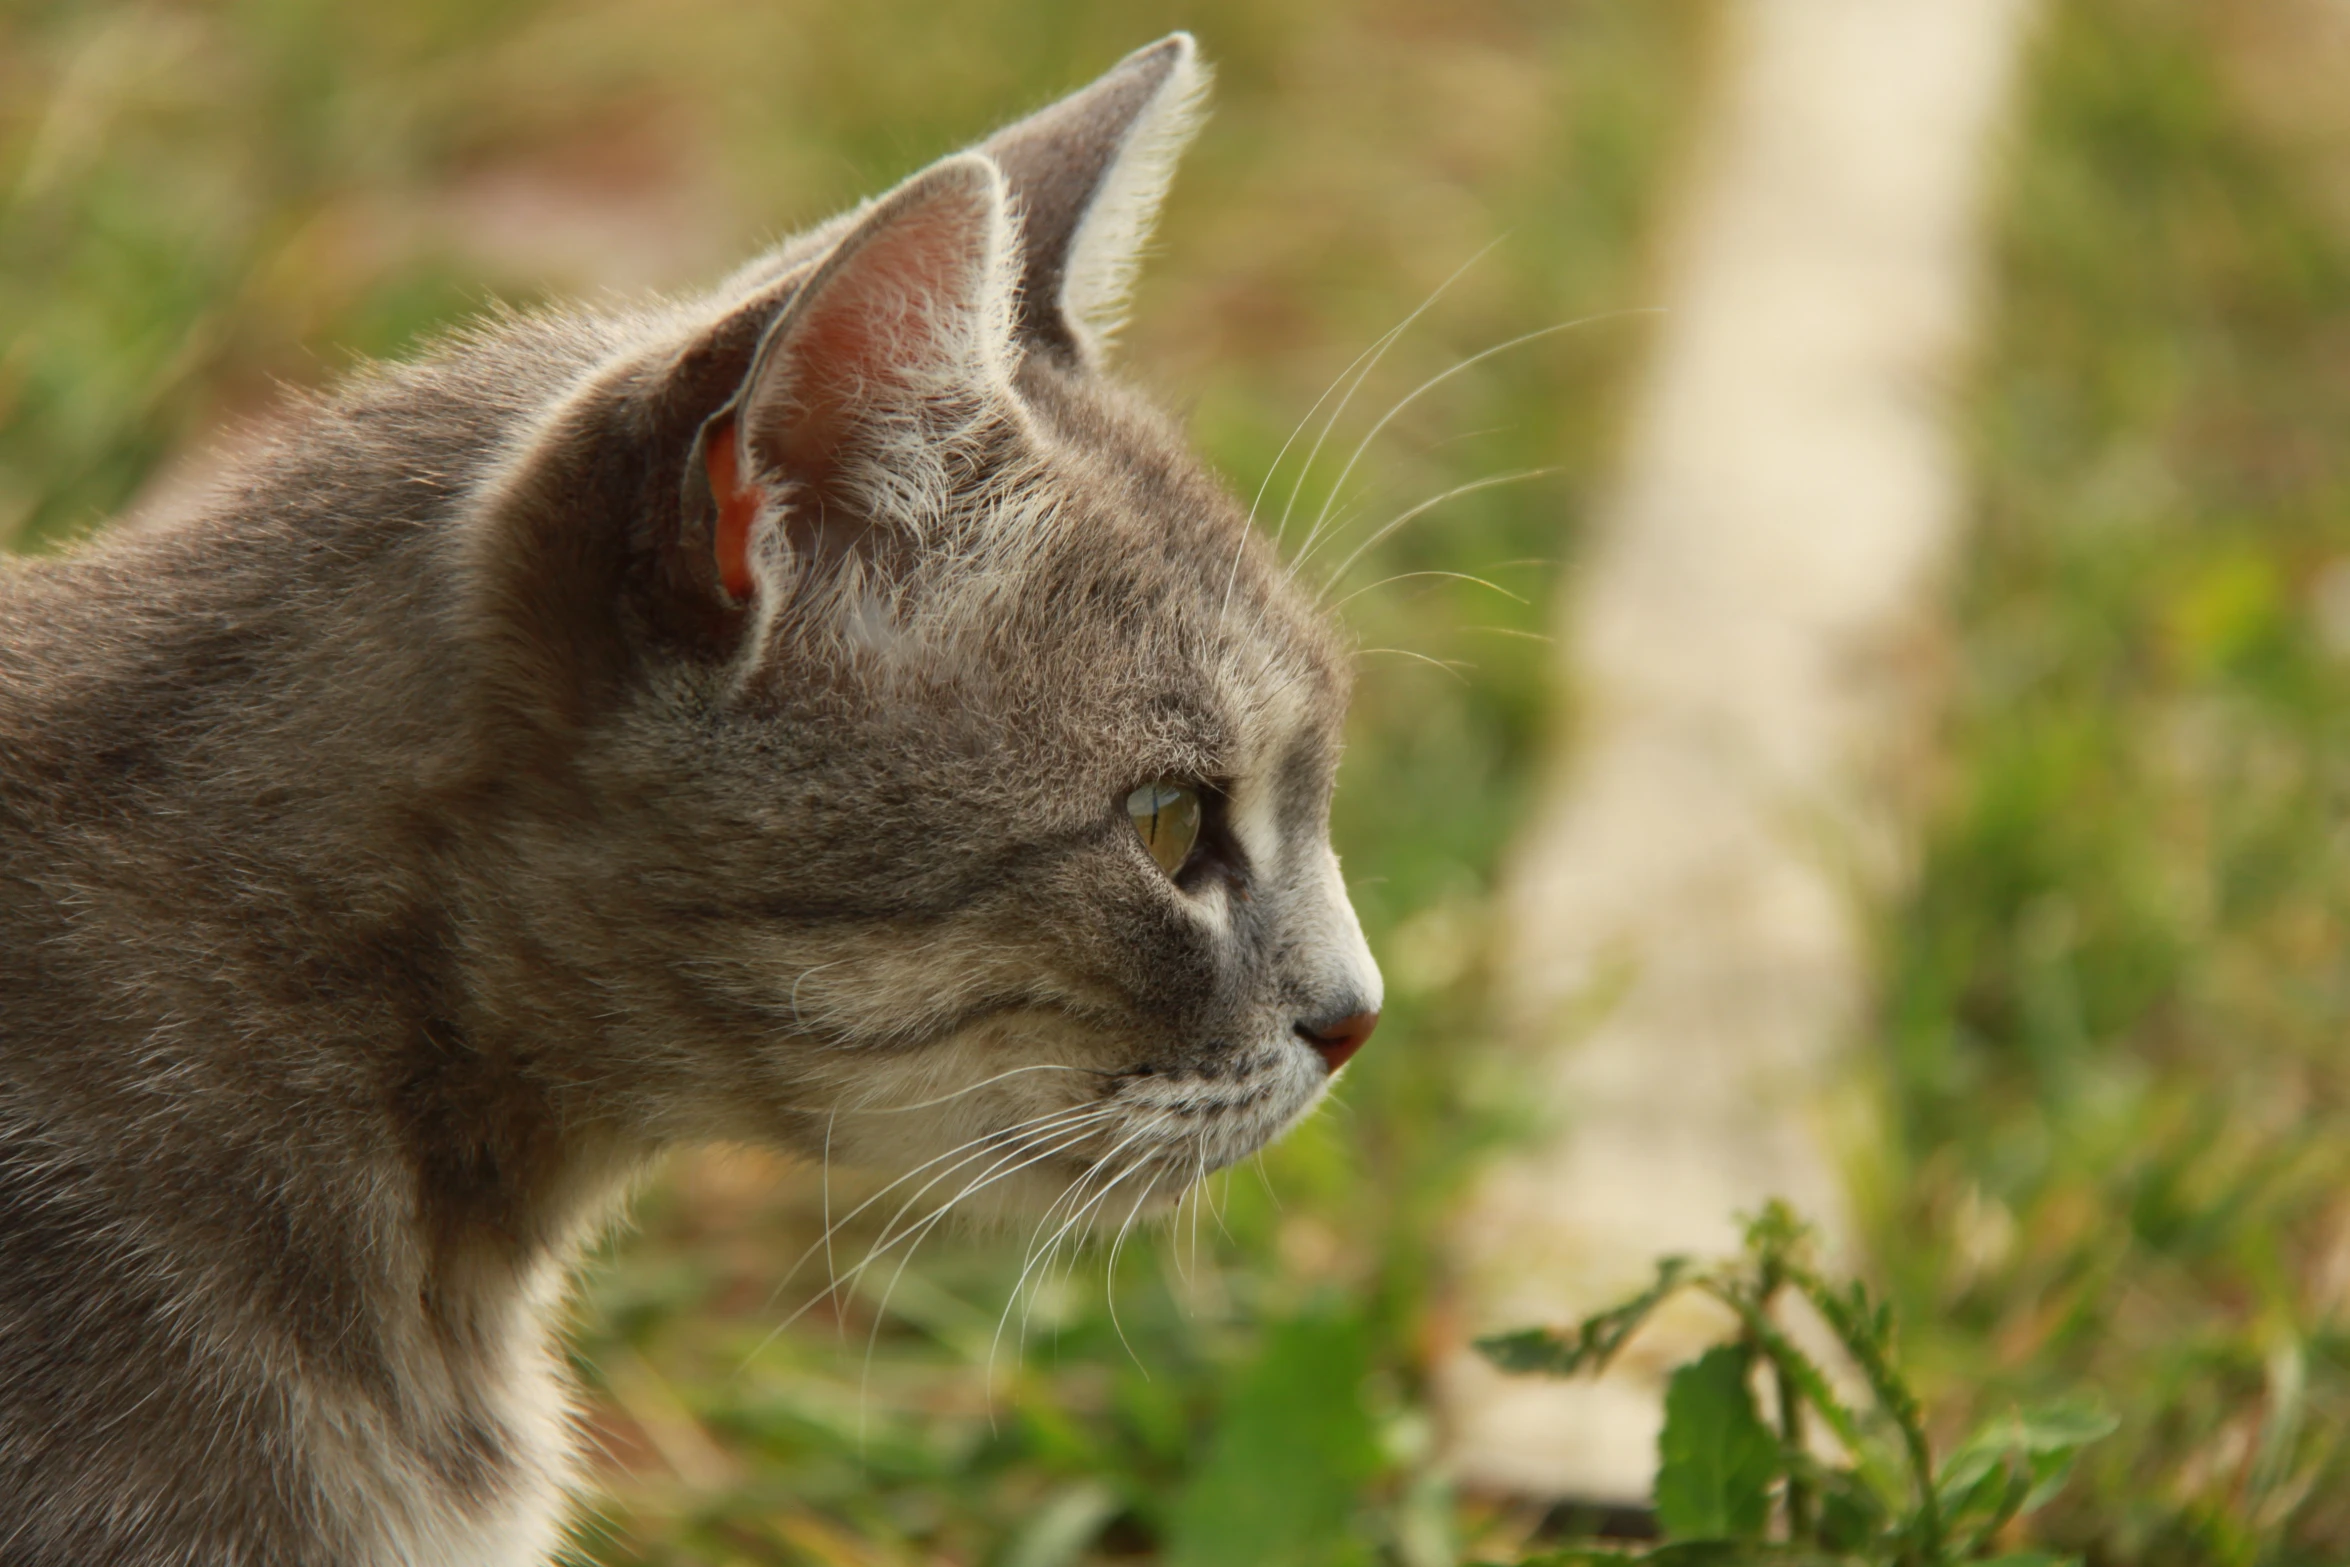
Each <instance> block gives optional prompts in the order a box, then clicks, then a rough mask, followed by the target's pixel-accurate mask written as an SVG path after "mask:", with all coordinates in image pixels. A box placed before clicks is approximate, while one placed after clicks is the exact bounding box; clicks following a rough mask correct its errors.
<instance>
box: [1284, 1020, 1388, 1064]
mask: <svg viewBox="0 0 2350 1567" xmlns="http://www.w3.org/2000/svg"><path fill="white" fill-rule="evenodd" d="M1378 1026H1379V1014H1378V1013H1376V1012H1351V1013H1349V1014H1347V1015H1346V1016H1345V1017H1341V1018H1331V1019H1327V1020H1325V1019H1321V1018H1316V1019H1314V1020H1313V1021H1311V1022H1305V1023H1300V1024H1298V1025H1297V1037H1298V1038H1300V1039H1302V1040H1304V1041H1305V1042H1306V1043H1307V1044H1309V1045H1312V1046H1313V1047H1314V1049H1315V1051H1316V1052H1317V1053H1319V1054H1320V1056H1321V1057H1322V1064H1323V1065H1325V1066H1327V1067H1329V1068H1330V1070H1331V1071H1332V1072H1336V1071H1337V1070H1338V1069H1339V1068H1340V1067H1342V1066H1344V1065H1346V1063H1347V1062H1348V1061H1349V1060H1350V1059H1352V1057H1353V1056H1354V1053H1355V1052H1356V1051H1358V1050H1360V1049H1362V1048H1363V1041H1364V1040H1366V1039H1369V1038H1370V1037H1371V1030H1372V1029H1374V1028H1377V1027H1378Z"/></svg>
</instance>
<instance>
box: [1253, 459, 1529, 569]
mask: <svg viewBox="0 0 2350 1567" xmlns="http://www.w3.org/2000/svg"><path fill="white" fill-rule="evenodd" d="M1563 471H1564V470H1562V469H1559V468H1556V467H1551V468H1522V469H1520V470H1518V471H1517V472H1515V473H1497V474H1490V475H1488V476H1487V477H1485V478H1482V479H1471V480H1470V481H1469V482H1468V483H1466V484H1456V485H1454V486H1453V487H1452V488H1451V489H1449V490H1440V491H1438V492H1437V493H1436V494H1434V495H1431V496H1429V497H1428V498H1427V499H1426V500H1424V501H1422V502H1420V504H1418V505H1417V506H1413V507H1411V508H1409V509H1408V510H1405V511H1403V512H1400V513H1398V514H1397V515H1395V516H1393V517H1391V518H1389V519H1388V520H1387V521H1386V522H1384V523H1382V524H1380V526H1379V528H1378V530H1377V531H1376V532H1374V533H1373V534H1372V535H1371V536H1370V537H1369V538H1367V539H1365V540H1363V542H1362V543H1360V544H1358V545H1356V546H1355V547H1354V548H1353V549H1352V550H1350V551H1348V552H1347V557H1346V559H1344V560H1342V561H1340V562H1339V563H1338V565H1337V566H1336V567H1335V568H1334V569H1333V570H1332V571H1331V573H1330V575H1329V576H1327V577H1325V578H1324V579H1323V581H1322V587H1321V590H1320V591H1321V592H1323V593H1327V592H1329V591H1330V589H1332V588H1334V587H1336V586H1337V585H1338V584H1339V582H1340V581H1342V580H1343V579H1344V578H1345V576H1346V574H1347V573H1348V572H1350V571H1352V570H1353V569H1354V567H1355V563H1356V562H1357V561H1359V560H1361V559H1362V558H1363V556H1364V555H1366V554H1368V553H1369V552H1370V551H1372V550H1374V549H1377V548H1378V547H1379V545H1380V543H1381V542H1382V541H1384V540H1385V539H1386V538H1387V537H1388V536H1389V535H1390V534H1392V533H1394V532H1395V530H1396V529H1398V528H1400V527H1403V526H1404V525H1405V524H1406V523H1409V522H1411V521H1412V520H1413V519H1414V518H1417V517H1424V516H1426V515H1427V514H1428V513H1429V512H1432V511H1434V510H1435V509H1436V508H1437V507H1439V506H1441V505H1443V504H1444V503H1445V502H1446V501H1450V500H1458V499H1459V498H1460V497H1461V496H1463V495H1474V494H1475V493H1476V492H1477V491H1479V490H1490V489H1494V488H1496V487H1498V486H1500V485H1504V484H1523V483H1524V482H1525V481H1527V480H1528V479H1547V478H1549V477H1550V476H1551V475H1553V474H1556V473H1560V472H1563ZM1326 536H1327V537H1336V535H1335V534H1331V535H1326ZM1313 544H1314V541H1312V540H1308V541H1307V544H1306V547H1305V548H1303V549H1301V550H1299V551H1298V552H1297V555H1296V557H1295V558H1294V559H1292V560H1291V561H1290V563H1289V569H1290V570H1291V571H1292V572H1295V571H1296V570H1297V569H1298V568H1299V567H1300V566H1302V565H1304V564H1305V559H1306V556H1307V555H1309V554H1311V553H1312V551H1313Z"/></svg>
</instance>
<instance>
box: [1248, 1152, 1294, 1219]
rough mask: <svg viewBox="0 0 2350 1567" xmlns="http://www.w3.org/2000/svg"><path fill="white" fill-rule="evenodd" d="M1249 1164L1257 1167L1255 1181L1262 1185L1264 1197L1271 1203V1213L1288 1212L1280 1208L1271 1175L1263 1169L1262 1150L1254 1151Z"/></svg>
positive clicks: (1278, 1194)
mask: <svg viewBox="0 0 2350 1567" xmlns="http://www.w3.org/2000/svg"><path fill="white" fill-rule="evenodd" d="M1250 1162H1251V1163H1253V1164H1255V1165H1256V1167H1257V1179H1258V1180H1260V1181H1262V1182H1263V1183H1264V1186H1265V1196H1266V1197H1267V1198H1268V1199H1269V1200H1270V1201H1271V1202H1272V1204H1273V1211H1274V1212H1275V1213H1285V1212H1287V1211H1288V1210H1287V1209H1285V1208H1283V1207H1282V1206H1281V1194H1280V1193H1279V1192H1277V1191H1275V1190H1273V1177H1272V1175H1271V1173H1270V1172H1268V1171H1267V1170H1266V1169H1265V1150H1264V1149H1262V1148H1260V1149H1258V1150H1257V1151H1256V1155H1255V1157H1254V1158H1253V1159H1252V1160H1251V1161H1250Z"/></svg>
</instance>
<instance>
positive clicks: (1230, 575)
mask: <svg viewBox="0 0 2350 1567" xmlns="http://www.w3.org/2000/svg"><path fill="white" fill-rule="evenodd" d="M1500 243H1501V241H1500V240H1499V239H1494V240H1489V241H1488V242H1487V243H1486V244H1485V245H1484V246H1483V247H1482V248H1480V249H1479V250H1478V251H1477V253H1476V254H1475V255H1473V256H1471V257H1470V258H1469V259H1468V260H1466V261H1464V262H1462V263H1461V264H1460V265H1459V266H1457V267H1455V268H1454V269H1453V271H1452V274H1451V275H1450V276H1449V277H1447V278H1446V279H1445V280H1444V281H1443V282H1441V283H1439V284H1437V285H1436V286H1435V287H1434V288H1432V289H1430V290H1429V291H1428V297H1427V298H1425V299H1423V300H1421V301H1420V302H1419V304H1417V305H1416V306H1414V307H1413V308H1412V310H1411V311H1410V312H1409V313H1408V314H1406V315H1405V316H1404V318H1403V319H1402V320H1401V321H1398V322H1397V323H1396V324H1395V325H1393V326H1391V327H1389V328H1388V329H1387V330H1386V331H1385V332H1383V333H1381V334H1380V335H1379V336H1378V337H1377V338H1375V339H1373V340H1372V342H1371V345H1370V346H1369V347H1368V348H1365V349H1364V350H1363V351H1362V352H1361V353H1359V354H1357V355H1355V357H1354V359H1353V361H1352V362H1350V363H1349V364H1348V365H1347V367H1346V368H1345V369H1343V370H1341V371H1339V372H1338V374H1336V375H1335V376H1332V377H1331V378H1330V384H1329V385H1328V386H1326V387H1324V388H1322V395H1321V396H1319V397H1317V398H1315V399H1314V403H1313V406H1312V407H1311V408H1308V409H1307V410H1306V411H1305V415H1304V417H1302V418H1300V419H1299V420H1298V421H1297V423H1296V424H1295V425H1294V426H1292V427H1291V429H1290V432H1289V436H1288V438H1287V439H1286V440H1284V441H1283V442H1282V443H1281V449H1280V450H1279V451H1277V452H1275V453H1274V454H1273V461H1272V464H1271V466H1269V467H1267V468H1266V469H1265V474H1264V477H1263V478H1261V479H1259V480H1258V481H1257V493H1256V494H1255V495H1254V496H1252V497H1251V498H1250V500H1249V503H1248V526H1247V527H1245V528H1243V529H1242V530H1241V534H1240V540H1239V543H1238V544H1237V545H1236V546H1235V547H1234V549H1233V552H1232V566H1231V569H1230V570H1229V571H1228V572H1226V574H1225V578H1224V610H1223V613H1224V614H1229V613H1231V609H1232V588H1233V584H1234V583H1235V582H1236V581H1238V580H1239V576H1240V562H1241V557H1242V555H1243V554H1245V553H1246V551H1247V549H1248V537H1249V534H1250V533H1251V532H1253V531H1254V530H1255V528H1256V524H1257V513H1258V510H1259V509H1260V508H1261V507H1262V506H1263V505H1264V503H1265V492H1266V491H1267V490H1268V489H1270V488H1272V485H1273V479H1274V476H1275V475H1276V474H1278V473H1279V472H1280V471H1281V464H1282V462H1283V461H1284V460H1285V459H1286V458H1287V457H1288V456H1289V452H1290V448H1291V447H1293V446H1295V445H1296V444H1297V438H1298V437H1299V436H1301V435H1303V434H1304V433H1305V429H1306V426H1307V425H1308V424H1311V423H1312V422H1313V418H1314V415H1315V414H1316V413H1319V412H1320V411H1321V408H1322V405H1323V404H1324V403H1326V402H1328V401H1329V400H1330V394H1331V393H1333V392H1335V391H1337V390H1338V387H1339V383H1341V382H1343V381H1346V379H1347V377H1348V376H1350V375H1351V376H1353V377H1354V380H1353V382H1352V383H1351V384H1349V385H1348V386H1347V389H1346V395H1345V396H1344V397H1342V398H1340V399H1339V403H1338V406H1337V407H1336V408H1333V409H1332V410H1331V411H1330V417H1329V418H1328V419H1327V420H1325V421H1324V422H1323V425H1322V428H1321V431H1320V432H1319V433H1318V434H1317V435H1316V436H1315V437H1314V445H1313V449H1312V450H1311V451H1310V452H1308V453H1307V454H1306V460H1305V462H1304V464H1303V465H1302V466H1300V467H1299V469H1298V471H1297V476H1296V478H1295V479H1293V480H1292V481H1291V483H1290V486H1289V499H1288V500H1287V501H1286V502H1285V503H1283V505H1282V508H1281V526H1280V527H1279V528H1278V529H1277V530H1275V532H1274V535H1273V544H1274V548H1275V549H1279V548H1280V544H1281V540H1282V539H1283V537H1285V536H1286V535H1287V534H1288V532H1289V518H1290V514H1291V512H1292V511H1294V510H1295V509H1296V506H1297V497H1298V492H1299V490H1300V489H1301V488H1303V486H1304V484H1305V481H1306V477H1307V476H1308V475H1309V474H1311V473H1312V472H1313V471H1314V461H1315V459H1316V458H1318V457H1319V456H1320V455H1321V453H1322V444H1323V442H1325V441H1327V440H1328V439H1329V438H1330V431H1331V429H1332V428H1333V427H1334V426H1336V424H1337V423H1338V420H1339V417H1340V416H1341V415H1343V414H1344V413H1345V412H1346V407H1347V404H1348V403H1350V402H1352V401H1353V400H1354V395H1355V393H1356V392H1357V391H1358V390H1360V389H1361V387H1362V384H1363V378H1364V377H1365V376H1368V375H1369V374H1370V373H1371V372H1372V371H1373V370H1375V369H1377V368H1378V366H1379V361H1380V360H1381V359H1383V358H1385V357H1386V356H1387V351H1388V350H1389V349H1390V348H1393V347H1394V346H1395V343H1396V340H1397V339H1398V338H1400V337H1402V336H1403V335H1404V333H1405V332H1407V331H1409V330H1410V329H1411V326H1412V323H1413V322H1415V321H1417V320H1419V319H1420V317H1422V316H1424V315H1426V314H1427V313H1428V312H1429V310H1431V309H1432V308H1434V306H1435V304H1436V302H1437V301H1438V300H1439V299H1442V298H1443V297H1444V295H1445V292H1446V291H1447V290H1449V289H1450V288H1451V287H1452V286H1453V285H1454V284H1455V283H1457V282H1459V281H1460V280H1461V279H1462V277H1464V276H1465V275H1466V274H1467V273H1468V271H1469V269H1470V268H1472V267H1474V266H1475V265H1476V264H1477V263H1478V262H1480V261H1482V260H1484V259H1485V258H1486V257H1487V256H1489V255H1491V254H1492V253H1493V248H1494V246H1496V245H1498V244H1500ZM1358 371H1359V373H1358ZM1219 618H1221V617H1219Z"/></svg>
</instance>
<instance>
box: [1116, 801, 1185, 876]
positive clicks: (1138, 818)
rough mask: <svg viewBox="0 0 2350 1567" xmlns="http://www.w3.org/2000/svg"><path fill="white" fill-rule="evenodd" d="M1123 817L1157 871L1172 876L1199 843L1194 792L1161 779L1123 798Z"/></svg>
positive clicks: (1181, 867)
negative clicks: (1140, 841) (1124, 803)
mask: <svg viewBox="0 0 2350 1567" xmlns="http://www.w3.org/2000/svg"><path fill="white" fill-rule="evenodd" d="M1126 814H1127V815H1128V816H1129V817H1131V818H1132V819H1133V821H1134V830H1135V831H1136V832H1138V833H1140V834H1142V846H1143V847H1144V848H1145V849H1148V850H1149V851H1150V856H1151V858H1152V859H1154V860H1156V861H1158V862H1159V869H1160V870H1163V871H1165V872H1166V873H1167V874H1168V875H1170V876H1172V875H1174V874H1175V873H1176V872H1177V871H1179V870H1181V869H1183V862H1184V861H1185V860H1188V859H1190V858H1191V846H1192V845H1193V844H1195V843H1197V842H1198V841H1199V791H1198V790H1197V789H1193V788H1190V787H1189V786H1187V785H1184V784H1179V783H1170V782H1168V781H1167V780H1166V779H1164V778H1162V779H1159V780H1158V781H1157V782H1155V783H1146V784H1144V785H1143V786H1142V787H1141V788H1139V789H1137V790H1135V791H1134V792H1133V793H1132V794H1130V795H1128V796H1127V797H1126Z"/></svg>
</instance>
